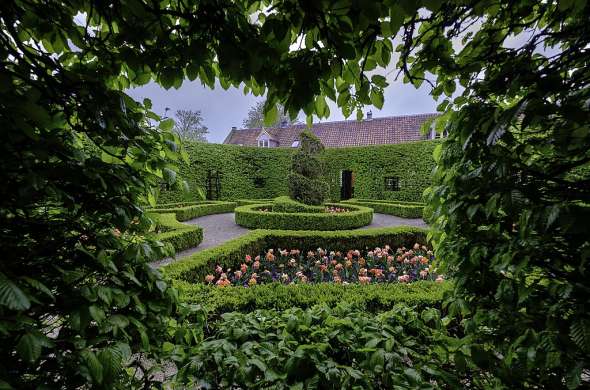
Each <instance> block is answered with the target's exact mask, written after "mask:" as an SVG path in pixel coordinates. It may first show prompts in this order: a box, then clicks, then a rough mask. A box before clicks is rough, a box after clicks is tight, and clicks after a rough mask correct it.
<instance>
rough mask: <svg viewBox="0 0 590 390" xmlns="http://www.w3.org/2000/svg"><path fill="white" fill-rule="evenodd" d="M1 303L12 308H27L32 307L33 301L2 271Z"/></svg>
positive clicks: (0, 278)
mask: <svg viewBox="0 0 590 390" xmlns="http://www.w3.org/2000/svg"><path fill="white" fill-rule="evenodd" d="M0 305H2V306H6V307H8V308H9V309H11V310H27V309H28V308H30V307H31V301H30V300H29V298H28V297H27V295H26V294H25V293H24V292H23V291H22V290H21V289H20V288H19V287H18V286H17V285H16V284H14V283H13V282H12V281H11V280H9V279H8V278H7V277H6V275H4V274H3V273H2V272H0Z"/></svg>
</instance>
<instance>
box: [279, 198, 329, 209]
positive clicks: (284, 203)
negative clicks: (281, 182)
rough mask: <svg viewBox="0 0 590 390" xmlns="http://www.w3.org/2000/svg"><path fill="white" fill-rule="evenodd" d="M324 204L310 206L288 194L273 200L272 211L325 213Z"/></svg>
mask: <svg viewBox="0 0 590 390" xmlns="http://www.w3.org/2000/svg"><path fill="white" fill-rule="evenodd" d="M324 210H325V207H324V206H310V205H307V204H304V203H301V202H297V201H296V200H293V199H291V198H289V197H288V196H279V197H277V198H275V199H274V200H273V202H272V211H274V212H278V213H323V212H324Z"/></svg>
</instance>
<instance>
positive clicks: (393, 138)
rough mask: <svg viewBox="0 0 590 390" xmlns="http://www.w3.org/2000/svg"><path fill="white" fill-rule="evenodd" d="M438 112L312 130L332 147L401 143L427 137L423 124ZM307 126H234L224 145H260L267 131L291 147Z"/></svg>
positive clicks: (340, 123) (322, 125) (316, 125)
mask: <svg viewBox="0 0 590 390" xmlns="http://www.w3.org/2000/svg"><path fill="white" fill-rule="evenodd" d="M436 115H438V114H417V115H402V116H389V117H383V118H373V119H364V120H362V121H357V120H347V121H337V122H322V123H314V124H313V126H312V128H311V131H312V132H313V133H314V134H315V135H316V136H317V137H318V138H319V139H320V140H321V141H322V143H323V144H324V145H325V146H326V147H328V148H340V147H346V146H364V145H384V144H399V143H403V142H408V141H419V140H422V139H425V137H424V136H422V135H421V134H420V127H421V126H422V124H423V123H424V122H425V121H426V120H427V119H430V118H432V117H434V116H436ZM305 129H307V126H306V125H305V124H300V125H288V126H285V127H273V128H264V129H263V128H254V129H232V130H231V131H230V133H229V134H228V136H227V137H226V139H225V141H223V143H224V144H234V145H244V146H256V145H257V138H258V136H259V135H260V133H261V132H262V131H266V132H267V133H268V134H269V135H270V136H272V137H273V139H274V140H276V141H277V142H278V144H279V147H291V145H292V144H293V142H294V141H297V140H299V134H301V132H302V131H304V130H305Z"/></svg>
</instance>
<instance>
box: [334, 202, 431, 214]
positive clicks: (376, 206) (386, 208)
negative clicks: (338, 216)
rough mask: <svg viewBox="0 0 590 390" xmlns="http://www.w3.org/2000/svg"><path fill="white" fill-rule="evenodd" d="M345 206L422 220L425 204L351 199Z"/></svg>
mask: <svg viewBox="0 0 590 390" xmlns="http://www.w3.org/2000/svg"><path fill="white" fill-rule="evenodd" d="M342 203H344V204H353V205H358V206H365V207H370V208H372V209H373V211H374V212H376V213H381V214H389V215H395V216H396V217H401V218H422V215H423V211H424V203H418V202H401V201H391V200H390V201H386V200H370V199H369V200H367V199H349V200H344V201H342Z"/></svg>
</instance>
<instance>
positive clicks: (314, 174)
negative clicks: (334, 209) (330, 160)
mask: <svg viewBox="0 0 590 390" xmlns="http://www.w3.org/2000/svg"><path fill="white" fill-rule="evenodd" d="M300 137H301V144H300V146H299V149H298V150H297V151H296V152H295V154H294V155H293V162H292V164H291V173H290V174H289V176H288V181H289V197H290V198H291V199H294V200H297V201H299V202H302V203H305V204H307V205H321V204H323V203H324V200H325V199H326V196H327V195H328V184H327V183H326V182H324V181H323V180H322V174H323V168H322V165H323V163H322V161H321V159H320V158H321V155H322V152H323V151H324V145H322V143H321V142H320V140H319V138H318V137H316V136H315V135H313V134H312V133H311V132H310V131H304V132H302V133H301V135H300Z"/></svg>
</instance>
